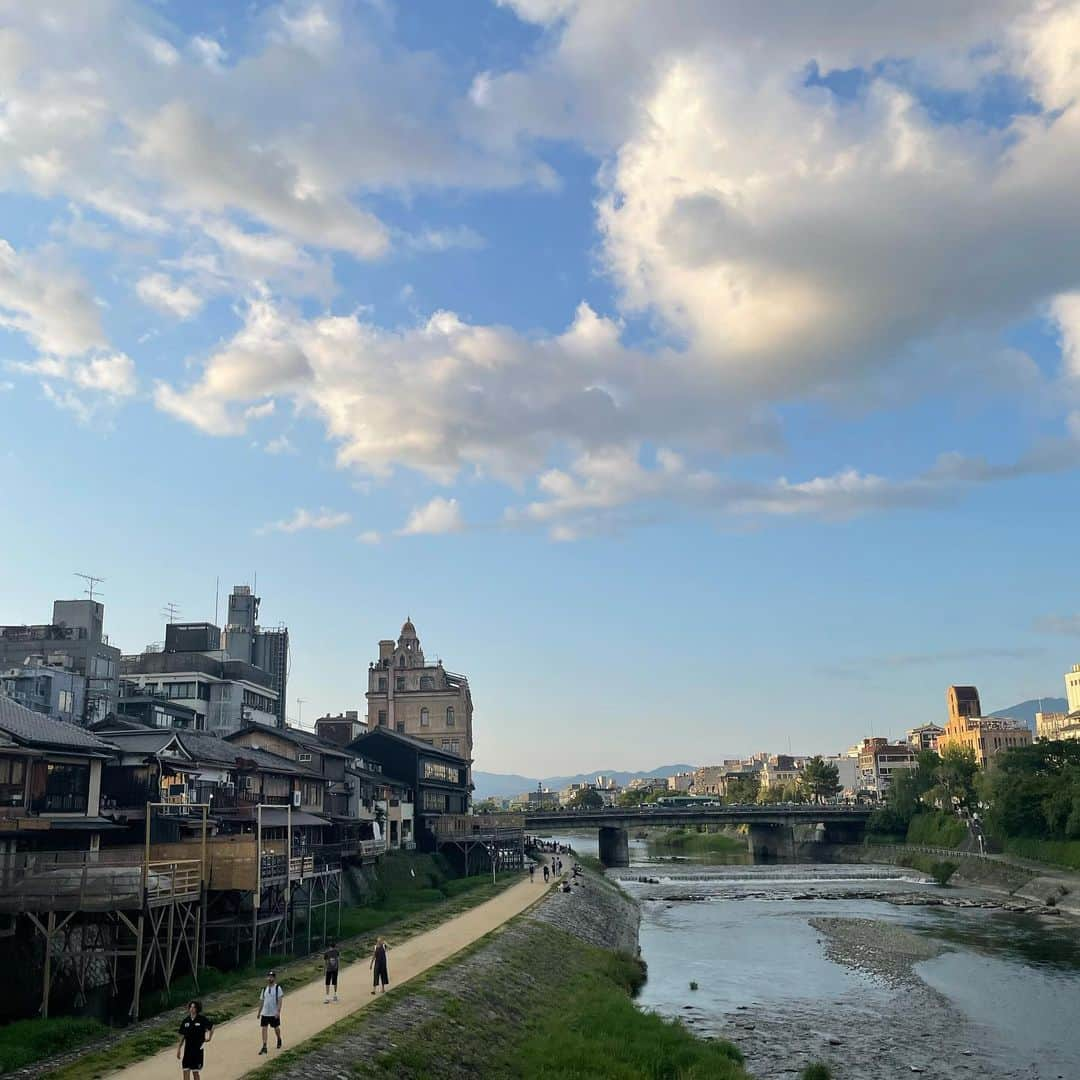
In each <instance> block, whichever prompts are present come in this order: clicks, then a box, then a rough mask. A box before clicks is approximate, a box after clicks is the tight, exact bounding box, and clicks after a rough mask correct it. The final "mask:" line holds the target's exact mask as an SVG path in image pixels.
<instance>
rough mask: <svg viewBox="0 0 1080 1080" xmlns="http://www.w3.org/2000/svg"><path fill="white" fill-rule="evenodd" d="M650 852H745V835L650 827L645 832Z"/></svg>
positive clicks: (696, 853)
mask: <svg viewBox="0 0 1080 1080" xmlns="http://www.w3.org/2000/svg"><path fill="white" fill-rule="evenodd" d="M645 842H646V843H647V844H648V846H649V851H650V852H656V853H658V854H674V855H705V854H721V855H727V854H735V853H736V852H738V853H740V854H741V853H743V852H745V851H746V850H747V848H746V837H745V836H732V835H731V834H730V833H727V832H698V831H696V830H694V829H650V830H648V831H646V833H645Z"/></svg>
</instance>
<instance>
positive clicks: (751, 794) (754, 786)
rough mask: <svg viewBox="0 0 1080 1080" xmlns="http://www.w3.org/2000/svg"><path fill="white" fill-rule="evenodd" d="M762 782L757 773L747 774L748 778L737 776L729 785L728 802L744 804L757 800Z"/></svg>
mask: <svg viewBox="0 0 1080 1080" xmlns="http://www.w3.org/2000/svg"><path fill="white" fill-rule="evenodd" d="M760 787H761V780H760V778H759V777H758V774H757V773H747V774H746V776H737V777H735V778H734V779H732V780H729V781H728V783H727V796H726V798H727V801H728V802H729V803H736V804H743V803H752V802H755V801H756V800H757V796H758V788H760Z"/></svg>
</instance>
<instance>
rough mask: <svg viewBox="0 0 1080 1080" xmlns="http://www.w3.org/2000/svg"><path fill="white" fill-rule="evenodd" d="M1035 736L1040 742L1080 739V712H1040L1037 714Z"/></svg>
mask: <svg viewBox="0 0 1080 1080" xmlns="http://www.w3.org/2000/svg"><path fill="white" fill-rule="evenodd" d="M1035 735H1036V737H1037V738H1038V740H1039V741H1040V742H1054V741H1056V740H1057V739H1080V712H1075V713H1064V712H1039V713H1036V714H1035Z"/></svg>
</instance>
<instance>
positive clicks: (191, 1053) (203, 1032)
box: [176, 1001, 214, 1080]
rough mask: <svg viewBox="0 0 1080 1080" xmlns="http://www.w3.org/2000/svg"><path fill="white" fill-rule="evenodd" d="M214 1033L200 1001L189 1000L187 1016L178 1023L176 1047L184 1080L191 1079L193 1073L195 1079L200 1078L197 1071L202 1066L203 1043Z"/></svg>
mask: <svg viewBox="0 0 1080 1080" xmlns="http://www.w3.org/2000/svg"><path fill="white" fill-rule="evenodd" d="M213 1034H214V1023H213V1021H212V1020H208V1019H207V1018H206V1017H205V1016H203V1014H202V1002H201V1001H189V1002H188V1007H187V1016H185V1017H184V1019H183V1022H182V1023H181V1024H180V1042H179V1043H178V1045H177V1047H176V1056H177V1057H178V1058H179V1057H180V1056H181V1051H183V1060H182V1061H181V1062H180V1066H181V1068H182V1069H183V1070H184V1080H191V1074H192V1073H194V1074H195V1080H200V1076H199V1073H200V1071H201V1070H202V1067H203V1044H204V1043H208V1042H209V1041H210V1038H211V1036H212V1035H213Z"/></svg>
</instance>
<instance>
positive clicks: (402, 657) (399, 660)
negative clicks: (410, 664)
mask: <svg viewBox="0 0 1080 1080" xmlns="http://www.w3.org/2000/svg"><path fill="white" fill-rule="evenodd" d="M397 666H398V667H404V666H405V654H404V653H402V654H401V655H400V656H399V657H398V658H397Z"/></svg>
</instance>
